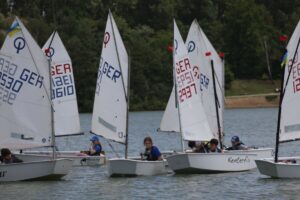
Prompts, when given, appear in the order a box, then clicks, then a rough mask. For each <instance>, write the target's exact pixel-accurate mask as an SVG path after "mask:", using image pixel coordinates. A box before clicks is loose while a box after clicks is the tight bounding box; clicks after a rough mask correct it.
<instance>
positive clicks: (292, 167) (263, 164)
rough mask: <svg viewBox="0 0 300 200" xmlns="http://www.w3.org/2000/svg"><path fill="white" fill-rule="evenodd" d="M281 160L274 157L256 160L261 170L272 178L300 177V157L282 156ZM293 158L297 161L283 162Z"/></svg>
mask: <svg viewBox="0 0 300 200" xmlns="http://www.w3.org/2000/svg"><path fill="white" fill-rule="evenodd" d="M278 160H279V162H277V163H275V162H274V159H259V160H255V162H256V165H257V168H258V170H259V172H260V173H261V174H263V175H266V176H270V177H272V178H300V157H280V158H278ZM284 160H285V161H286V160H293V161H295V163H291V162H283V161H284Z"/></svg>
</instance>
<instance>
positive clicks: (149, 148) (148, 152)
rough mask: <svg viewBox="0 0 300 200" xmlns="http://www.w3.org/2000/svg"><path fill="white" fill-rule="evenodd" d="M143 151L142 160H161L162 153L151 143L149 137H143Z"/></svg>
mask: <svg viewBox="0 0 300 200" xmlns="http://www.w3.org/2000/svg"><path fill="white" fill-rule="evenodd" d="M144 146H145V153H144V154H143V155H142V160H144V157H145V160H148V161H158V160H162V159H163V158H162V155H161V153H160V151H159V149H158V148H157V147H156V146H154V145H153V142H152V138H151V137H145V139H144Z"/></svg>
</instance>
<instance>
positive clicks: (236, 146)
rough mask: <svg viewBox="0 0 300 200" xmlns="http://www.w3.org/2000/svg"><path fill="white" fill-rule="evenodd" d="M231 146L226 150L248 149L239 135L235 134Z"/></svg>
mask: <svg viewBox="0 0 300 200" xmlns="http://www.w3.org/2000/svg"><path fill="white" fill-rule="evenodd" d="M231 145H232V146H231V147H229V148H227V149H226V150H248V147H247V146H245V144H244V143H243V142H242V141H240V138H239V137H238V136H233V137H232V138H231Z"/></svg>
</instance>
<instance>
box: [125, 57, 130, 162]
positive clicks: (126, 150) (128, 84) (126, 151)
mask: <svg viewBox="0 0 300 200" xmlns="http://www.w3.org/2000/svg"><path fill="white" fill-rule="evenodd" d="M129 54H130V53H129ZM130 64H131V62H130V55H129V56H128V76H127V113H126V138H125V159H127V156H128V118H129V94H130Z"/></svg>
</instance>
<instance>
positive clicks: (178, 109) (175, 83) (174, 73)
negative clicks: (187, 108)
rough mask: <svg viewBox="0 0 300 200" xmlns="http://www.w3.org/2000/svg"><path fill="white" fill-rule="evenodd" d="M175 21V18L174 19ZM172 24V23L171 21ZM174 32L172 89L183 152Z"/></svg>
mask: <svg viewBox="0 0 300 200" xmlns="http://www.w3.org/2000/svg"><path fill="white" fill-rule="evenodd" d="M174 21H175V19H174ZM173 26H174V23H173ZM174 39H175V38H174V33H173V82H174V87H175V88H174V89H175V106H177V112H178V119H179V133H180V134H181V148H182V152H184V149H185V147H184V140H183V135H182V125H181V115H180V105H179V102H178V95H177V82H176V71H175V54H176V49H175V46H174Z"/></svg>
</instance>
